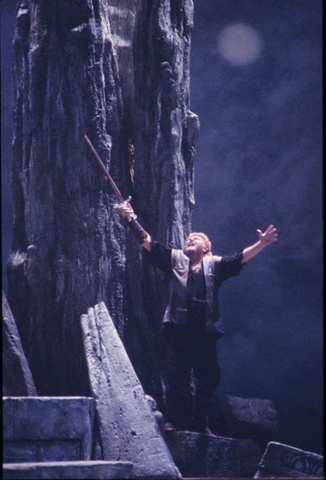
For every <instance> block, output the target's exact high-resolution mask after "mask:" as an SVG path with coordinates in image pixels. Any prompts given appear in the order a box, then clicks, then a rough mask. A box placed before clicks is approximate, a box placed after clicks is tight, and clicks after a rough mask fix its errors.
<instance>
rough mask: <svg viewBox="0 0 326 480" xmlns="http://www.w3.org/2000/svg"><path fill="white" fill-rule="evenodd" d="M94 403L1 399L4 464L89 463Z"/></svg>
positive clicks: (77, 399)
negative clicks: (84, 461)
mask: <svg viewBox="0 0 326 480" xmlns="http://www.w3.org/2000/svg"><path fill="white" fill-rule="evenodd" d="M93 427H94V399H93V398H85V397H4V398H3V461H4V462H5V463H17V462H45V461H73V460H74V461H77V460H90V459H91V455H92V435H93Z"/></svg>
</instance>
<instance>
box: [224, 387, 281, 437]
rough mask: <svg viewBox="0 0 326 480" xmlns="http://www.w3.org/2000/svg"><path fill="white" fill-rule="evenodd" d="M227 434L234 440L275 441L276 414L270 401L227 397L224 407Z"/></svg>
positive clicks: (276, 429) (276, 431) (276, 430)
mask: <svg viewBox="0 0 326 480" xmlns="http://www.w3.org/2000/svg"><path fill="white" fill-rule="evenodd" d="M223 411H224V416H225V421H226V424H227V427H228V434H229V435H230V436H232V437H236V438H253V439H255V440H257V441H260V442H264V441H266V442H267V441H270V440H275V436H276V435H277V433H278V432H279V422H278V419H277V412H276V409H275V406H274V404H273V402H272V401H271V400H261V399H258V398H241V397H234V396H231V395H228V396H227V397H226V399H225V403H224V407H223Z"/></svg>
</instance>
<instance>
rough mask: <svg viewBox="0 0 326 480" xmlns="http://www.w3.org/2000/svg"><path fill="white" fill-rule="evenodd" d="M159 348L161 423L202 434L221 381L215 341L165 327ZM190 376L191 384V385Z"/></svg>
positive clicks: (179, 328)
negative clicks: (162, 365)
mask: <svg viewBox="0 0 326 480" xmlns="http://www.w3.org/2000/svg"><path fill="white" fill-rule="evenodd" d="M163 347H164V357H165V386H166V404H165V410H164V421H165V422H171V423H173V425H174V426H175V427H176V428H177V429H178V430H191V431H197V432H204V431H205V427H206V417H207V414H208V410H209V407H210V403H211V400H212V398H213V394H214V391H215V389H216V387H217V386H218V385H219V383H220V378H221V369H220V366H219V362H218V358H217V352H216V337H215V336H214V335H212V334H209V333H206V332H205V331H202V330H198V329H197V330H196V329H194V328H190V327H188V326H184V325H165V326H164V331H163ZM191 373H192V374H193V377H194V379H195V382H191ZM192 383H195V385H193V384H192ZM194 387H195V388H194Z"/></svg>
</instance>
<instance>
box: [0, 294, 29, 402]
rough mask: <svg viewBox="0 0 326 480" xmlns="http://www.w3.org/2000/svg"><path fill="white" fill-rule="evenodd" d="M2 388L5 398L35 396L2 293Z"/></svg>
mask: <svg viewBox="0 0 326 480" xmlns="http://www.w3.org/2000/svg"><path fill="white" fill-rule="evenodd" d="M2 386H3V395H5V396H36V395H37V392H36V388H35V385H34V380H33V377H32V374H31V371H30V369H29V366H28V363H27V360H26V357H25V353H24V351H23V347H22V344H21V341H20V337H19V333H18V330H17V327H16V322H15V319H14V317H13V315H12V313H11V310H10V307H9V305H8V302H7V299H6V296H5V294H4V293H3V292H2Z"/></svg>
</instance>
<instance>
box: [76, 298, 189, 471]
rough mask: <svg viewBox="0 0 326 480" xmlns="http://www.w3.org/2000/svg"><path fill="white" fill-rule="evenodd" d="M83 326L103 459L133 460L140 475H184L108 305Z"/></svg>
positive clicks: (87, 317) (83, 319) (101, 306)
mask: <svg viewBox="0 0 326 480" xmlns="http://www.w3.org/2000/svg"><path fill="white" fill-rule="evenodd" d="M81 325H82V330H83V341H84V347H85V353H86V360H87V365H88V372H89V379H90V385H91V389H92V394H93V397H94V399H95V408H96V413H97V418H98V423H99V432H100V441H101V447H102V452H103V459H104V460H115V461H117V460H124V461H131V462H133V464H134V477H135V478H181V474H180V472H179V470H178V469H177V467H176V465H175V464H174V462H173V459H172V456H171V454H170V452H169V449H168V448H167V446H166V443H165V442H164V439H163V436H162V434H161V432H160V429H159V427H158V424H157V422H156V419H155V417H154V415H153V412H152V410H151V407H150V405H149V402H148V400H147V398H146V396H145V392H144V390H143V388H142V386H141V384H140V382H139V379H138V377H137V375H136V373H135V371H134V368H133V366H132V364H131V362H130V360H129V357H128V355H127V352H126V350H125V348H124V346H123V344H122V342H121V340H120V338H119V335H118V332H117V330H116V328H115V326H114V324H113V321H112V319H111V317H110V315H109V312H108V311H107V308H106V306H105V304H104V303H103V302H102V303H100V304H98V305H96V306H95V307H94V308H90V309H89V310H88V313H87V315H86V314H85V315H82V317H81Z"/></svg>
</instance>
